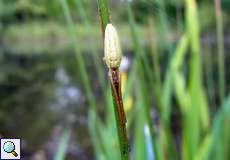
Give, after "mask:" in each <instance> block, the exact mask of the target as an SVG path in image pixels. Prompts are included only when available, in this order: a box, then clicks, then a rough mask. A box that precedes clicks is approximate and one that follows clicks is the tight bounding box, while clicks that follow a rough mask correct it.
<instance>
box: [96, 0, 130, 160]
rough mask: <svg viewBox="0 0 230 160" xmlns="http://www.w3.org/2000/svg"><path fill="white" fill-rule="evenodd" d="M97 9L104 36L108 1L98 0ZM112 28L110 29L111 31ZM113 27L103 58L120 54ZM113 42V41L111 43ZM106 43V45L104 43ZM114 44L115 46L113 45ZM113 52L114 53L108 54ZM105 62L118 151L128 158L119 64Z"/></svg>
mask: <svg viewBox="0 0 230 160" xmlns="http://www.w3.org/2000/svg"><path fill="white" fill-rule="evenodd" d="M97 2H98V10H99V14H100V18H101V29H102V35H103V37H105V28H106V26H107V24H108V23H109V22H110V17H109V8H108V2H107V0H98V1H97ZM111 30H112V31H111ZM114 30H115V28H113V27H112V25H110V28H108V35H107V36H111V37H105V46H104V47H105V49H107V50H108V53H107V51H106V50H105V58H106V56H112V57H114V56H116V57H117V60H118V59H120V58H121V57H120V56H121V55H119V54H118V52H119V51H120V48H118V47H119V46H116V45H118V43H119V42H118V41H119V40H118V36H117V35H116V33H115V32H116V31H114ZM106 38H108V42H107V41H106ZM112 42H113V43H112ZM107 43H108V46H107V45H106V44H107ZM114 45H115V46H114ZM110 47H112V50H114V48H115V49H116V51H115V53H114V51H112V52H111V48H110ZM110 54H115V55H110ZM105 61H106V62H107V63H106V64H107V65H108V67H109V76H110V82H111V89H112V97H113V103H114V113H115V119H116V125H117V134H118V140H119V146H120V153H121V159H122V160H128V159H129V146H128V138H127V132H126V118H125V112H124V107H123V101H122V94H121V78H120V72H119V65H118V66H116V69H114V68H112V67H114V66H112V64H110V66H109V63H110V60H109V59H107V60H106V59H105Z"/></svg>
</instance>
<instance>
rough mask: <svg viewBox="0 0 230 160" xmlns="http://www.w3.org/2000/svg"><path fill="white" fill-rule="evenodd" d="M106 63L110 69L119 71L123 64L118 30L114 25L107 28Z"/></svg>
mask: <svg viewBox="0 0 230 160" xmlns="http://www.w3.org/2000/svg"><path fill="white" fill-rule="evenodd" d="M104 52H105V55H104V61H105V63H106V65H107V66H108V68H110V69H117V68H119V66H120V63H121V48H120V42H119V38H118V34H117V31H116V29H115V28H114V26H113V25H112V24H107V26H106V28H105V41H104Z"/></svg>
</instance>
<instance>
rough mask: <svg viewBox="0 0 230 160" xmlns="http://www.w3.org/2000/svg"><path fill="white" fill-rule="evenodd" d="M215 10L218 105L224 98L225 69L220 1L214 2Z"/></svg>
mask: <svg viewBox="0 0 230 160" xmlns="http://www.w3.org/2000/svg"><path fill="white" fill-rule="evenodd" d="M215 9H216V25H217V26H216V30H217V48H218V69H219V95H220V104H222V103H223V101H224V97H225V67H224V59H225V54H224V43H223V16H222V10H221V1H220V0H215Z"/></svg>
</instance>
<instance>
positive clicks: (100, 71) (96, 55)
mask: <svg viewBox="0 0 230 160" xmlns="http://www.w3.org/2000/svg"><path fill="white" fill-rule="evenodd" d="M75 3H76V6H77V10H78V11H79V16H80V19H81V21H82V23H83V25H84V26H85V27H86V28H87V29H88V30H90V22H89V20H88V18H87V15H86V12H85V10H84V9H83V4H82V0H75ZM90 42H92V41H90ZM89 48H90V52H91V53H92V57H93V61H94V64H95V68H96V71H97V74H98V78H99V84H100V86H101V87H102V91H103V94H104V96H103V97H106V83H105V80H104V74H103V68H102V63H100V62H101V61H102V60H101V59H100V56H99V55H100V54H99V53H98V52H97V51H96V48H95V47H93V46H92V45H89Z"/></svg>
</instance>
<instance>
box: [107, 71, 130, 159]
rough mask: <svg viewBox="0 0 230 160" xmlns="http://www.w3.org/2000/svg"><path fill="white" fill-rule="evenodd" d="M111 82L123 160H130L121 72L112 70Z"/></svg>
mask: <svg viewBox="0 0 230 160" xmlns="http://www.w3.org/2000/svg"><path fill="white" fill-rule="evenodd" d="M110 82H111V88H112V94H113V102H114V113H115V118H116V124H117V131H118V138H119V144H120V152H121V159H122V160H128V159H129V144H128V139H127V133H126V117H125V111H124V107H123V101H122V95H121V77H120V72H119V70H118V69H117V70H110Z"/></svg>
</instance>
